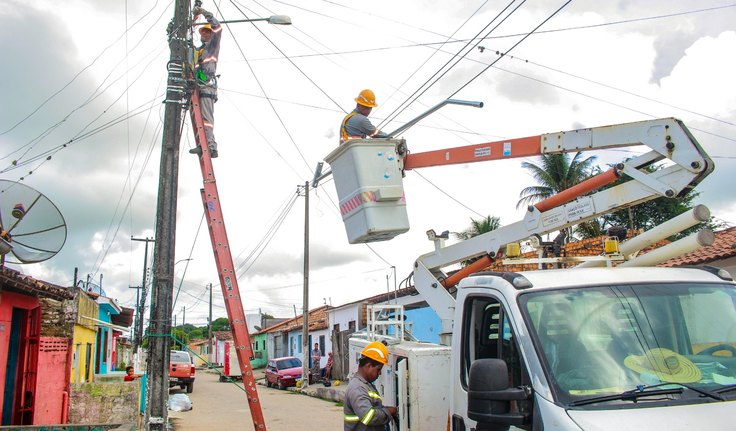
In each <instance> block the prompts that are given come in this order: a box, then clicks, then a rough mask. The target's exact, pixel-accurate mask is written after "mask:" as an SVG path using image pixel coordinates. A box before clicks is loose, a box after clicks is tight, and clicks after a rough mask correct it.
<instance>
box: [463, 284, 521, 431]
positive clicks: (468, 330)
mask: <svg viewBox="0 0 736 431" xmlns="http://www.w3.org/2000/svg"><path fill="white" fill-rule="evenodd" d="M462 309H463V310H464V311H463V318H462V327H461V340H460V343H461V346H460V350H459V355H460V356H459V358H453V362H455V361H457V360H459V361H458V362H455V363H456V364H457V365H458V366H453V373H455V372H457V373H459V375H456V376H453V379H452V381H453V382H454V385H453V386H454V397H453V420H452V424H453V427H452V429H453V431H465V430H470V429H471V428H472V427H474V426H475V423H474V422H473V421H472V420H470V419H468V417H467V391H468V373H469V371H470V365H471V364H472V363H473V361H475V360H477V359H483V358H495V359H502V360H503V361H504V362H506V365H507V367H508V379H509V387H517V386H528V385H530V380H529V376H528V373H527V370H526V366H525V364H524V361H523V359H522V357H521V355H520V353H519V348H518V344H517V341H516V335H515V333H514V332H515V331H514V328H513V325H512V324H511V321H510V320H509V314H508V313H507V312H506V310H505V308H504V306H503V303H502V302H501V301H499V300H498V299H497V298H496V297H493V296H488V295H482V296H481V295H477V296H475V295H470V296H468V297H466V299H465V303H464V306H463V307H462ZM453 338H454V337H453ZM458 382H459V384H457V383H458ZM531 407H532V406H531V402H530V401H523V402H518V403H512V409H515V410H516V411H519V412H528V413H531ZM512 429H531V425H529V426H528V427H527V426H523V427H522V428H513V427H512Z"/></svg>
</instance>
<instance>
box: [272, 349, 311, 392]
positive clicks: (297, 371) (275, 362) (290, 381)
mask: <svg viewBox="0 0 736 431" xmlns="http://www.w3.org/2000/svg"><path fill="white" fill-rule="evenodd" d="M301 378H302V360H301V359H299V358H295V357H293V356H286V357H283V358H275V359H271V360H269V361H268V365H266V386H268V387H269V388H270V387H274V386H276V387H278V388H279V389H285V388H288V387H289V386H296V382H297V381H299V380H301Z"/></svg>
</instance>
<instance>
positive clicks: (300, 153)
mask: <svg viewBox="0 0 736 431" xmlns="http://www.w3.org/2000/svg"><path fill="white" fill-rule="evenodd" d="M236 8H237V6H236ZM218 12H220V9H219V7H218ZM220 15H221V16H222V12H220ZM243 16H245V17H246V18H247V16H246V15H245V14H243ZM226 27H227V30H228V31H229V32H230V35H231V36H232V38H233V41H234V42H235V46H237V48H238V51H240V55H241V56H242V57H243V60H245V64H246V65H247V66H248V69H250V73H251V75H252V76H253V79H255V81H256V83H257V84H258V87H259V88H260V89H261V92H262V93H263V95H264V96H266V100H267V101H268V105H269V106H270V107H271V110H272V111H273V113H274V115H275V116H276V119H277V120H278V121H279V123H280V124H281V127H282V128H283V130H284V132H285V133H286V135H287V136H288V137H289V140H290V141H291V143H292V145H293V146H294V149H295V150H296V152H297V153H298V154H299V156H300V157H301V158H302V161H303V162H304V165H305V166H306V167H307V169H308V170H310V171H311V168H310V167H309V163H308V162H307V159H306V158H305V157H304V154H303V153H302V151H301V149H299V146H298V145H297V144H296V141H295V140H294V137H293V136H292V135H291V132H289V128H288V127H286V123H284V120H283V119H282V118H281V115H280V114H279V112H278V110H277V109H276V107H275V106H274V104H273V103H272V102H271V99H270V98H269V97H268V95H267V94H266V89H265V88H264V87H263V84H262V83H261V81H260V79H258V75H256V72H255V70H254V69H253V66H251V64H250V61H248V59H247V57H246V56H245V52H243V48H242V47H241V46H240V43H239V42H238V40H237V38H236V37H235V34H234V33H233V31H232V30H231V29H230V26H229V25H226Z"/></svg>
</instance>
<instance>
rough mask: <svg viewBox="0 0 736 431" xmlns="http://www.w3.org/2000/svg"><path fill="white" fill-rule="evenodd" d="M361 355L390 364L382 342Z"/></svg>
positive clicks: (366, 349)
mask: <svg viewBox="0 0 736 431" xmlns="http://www.w3.org/2000/svg"><path fill="white" fill-rule="evenodd" d="M367 91H370V90H367ZM371 94H372V93H371ZM360 354H361V355H363V356H366V357H368V358H371V359H373V360H374V361H378V362H380V363H382V364H383V365H386V364H388V349H387V348H386V345H385V344H383V343H381V342H380V341H373V342H370V343H368V345H367V346H365V347H363V350H362V351H361V352H360Z"/></svg>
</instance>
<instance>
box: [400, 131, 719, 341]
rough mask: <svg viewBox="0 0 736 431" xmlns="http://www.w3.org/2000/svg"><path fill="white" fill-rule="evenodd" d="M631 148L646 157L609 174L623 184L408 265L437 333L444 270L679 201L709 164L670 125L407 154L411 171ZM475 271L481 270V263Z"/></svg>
mask: <svg viewBox="0 0 736 431" xmlns="http://www.w3.org/2000/svg"><path fill="white" fill-rule="evenodd" d="M634 145H643V146H646V147H648V148H649V149H650V151H648V152H646V153H644V154H642V155H640V156H638V157H635V158H632V159H630V160H628V161H626V162H623V163H620V164H618V165H616V167H615V168H614V170H615V172H614V173H615V174H618V173H622V174H625V175H627V176H629V177H630V178H631V179H632V180H631V181H627V182H625V183H622V184H619V185H617V186H614V187H611V188H608V189H605V190H601V191H598V192H596V193H593V194H590V195H586V196H583V195H584V194H585V193H588V192H590V189H589V188H585V187H583V188H582V189H581V190H576V191H573V192H572V193H569V192H568V193H567V194H565V195H564V196H563V197H562V198H561V197H560V195H563V194H562V193H561V194H560V195H557V196H553V197H552V198H550V199H548V200H547V201H542V202H539V203H538V204H536V205H534V206H530V207H529V208H528V210H527V213H526V214H525V216H524V218H523V219H522V220H520V221H518V222H516V223H513V224H511V225H507V226H504V227H501V228H499V229H496V230H494V231H491V232H488V233H485V234H483V235H479V236H476V237H474V238H471V239H468V240H465V241H462V242H459V243H456V244H453V245H450V246H447V247H445V246H444V241H443V240H442V239H435V251H433V252H431V253H427V254H425V255H423V256H420V257H419V259H417V261H416V262H415V265H414V267H415V268H414V280H415V285H416V289H417V291H418V292H419V293H420V294H421V295H422V296H423V297H424V298H425V299H426V301H427V302H428V303H429V305H430V306H431V307H432V308H433V309H434V310H435V311H436V312H437V313H438V315H439V317H440V319H441V321H442V329H441V331H440V334H441V335H442V334H445V335H447V334H450V333H452V319H453V314H454V307H455V299H454V298H453V297H452V295H450V293H449V292H448V291H447V290H446V289H445V288H443V286H445V285H446V286H445V287H448V288H449V287H452V286H453V285H454V284H456V282H457V281H458V280H450V281H451V282H450V283H447V282H446V278H447V277H446V276H445V274H444V273H443V271H442V269H443V268H444V267H447V266H448V265H452V264H455V263H458V262H461V261H464V260H467V259H471V258H474V257H478V256H484V255H485V256H486V257H485V263H486V264H487V263H490V262H491V261H492V259H493V258H495V257H496V256H498V255H499V253H500V249H501V247H502V246H504V245H505V244H508V243H510V242H518V241H521V240H523V239H525V238H528V237H530V236H532V235H534V234H537V235H544V234H546V233H549V232H554V231H558V230H561V229H564V228H566V227H569V226H572V225H574V224H578V223H582V222H584V221H586V220H590V219H592V218H596V217H600V216H602V215H604V214H607V213H610V212H613V211H617V210H621V209H624V208H627V207H630V206H633V205H636V204H639V203H642V202H646V201H648V200H651V199H654V198H657V197H660V196H666V197H670V198H674V197H679V196H682V195H684V194H686V193H687V192H688V191H689V190H691V189H692V188H693V187H695V186H696V185H697V184H698V183H699V182H700V181H702V180H703V179H704V178H705V177H706V176H707V175H708V174H710V173H711V172H712V171H713V168H714V165H713V161H712V160H711V159H710V158H709V157H708V155H707V154H706V153H705V152H704V151H703V149H702V148H701V147H700V145H699V144H698V143H697V141H696V140H695V138H694V137H693V136H692V135H691V134H690V132H689V131H688V130H687V128H686V127H685V125H684V124H683V123H682V122H681V121H679V120H676V119H673V118H666V119H659V120H651V121H642V122H636V123H627V124H621V125H613V126H605V127H597V128H592V129H581V130H571V131H567V132H559V133H550V134H544V135H539V136H536V137H527V138H522V139H518V140H517V139H511V140H507V141H499V142H491V143H486V144H479V145H471V146H467V147H457V148H451V149H448V150H440V151H433V152H428V153H418V154H408V155H407V156H406V157H405V159H404V168H405V169H416V168H420V167H426V166H437V165H447V164H456V163H470V162H476V161H485V160H497V159H502V158H511V157H528V156H532V155H542V154H555V153H568V152H577V151H588V150H599V149H607V148H616V147H626V146H634ZM665 159H667V160H669V161H671V162H672V163H671V164H669V165H667V166H666V167H664V168H662V169H659V170H656V171H654V172H647V171H645V170H642V168H644V167H646V166H649V165H651V164H653V163H656V162H659V161H662V160H665ZM604 175H607V176H608V178H607V179H605V180H598V183H600V184H597V186H598V187H600V185H601V184H605V183H609V182H611V181H612V180H615V176H612V174H611V173H604ZM563 193H564V192H563ZM479 266H483V263H480V264H479Z"/></svg>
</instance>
